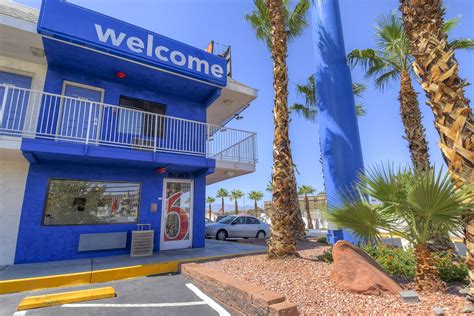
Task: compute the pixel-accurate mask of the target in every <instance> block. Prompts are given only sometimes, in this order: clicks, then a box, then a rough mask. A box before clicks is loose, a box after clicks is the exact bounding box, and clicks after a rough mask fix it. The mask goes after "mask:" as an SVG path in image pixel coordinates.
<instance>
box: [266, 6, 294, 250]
mask: <svg viewBox="0 0 474 316" xmlns="http://www.w3.org/2000/svg"><path fill="white" fill-rule="evenodd" d="M266 5H267V6H268V9H269V18H270V24H271V35H272V40H271V42H272V58H273V89H274V91H275V99H274V108H273V120H274V125H275V129H274V140H273V174H272V186H273V209H274V211H273V212H272V213H271V222H272V224H271V225H272V234H271V236H270V241H269V245H268V256H269V258H281V257H286V256H295V255H297V252H296V241H295V234H294V223H295V211H296V210H298V211H299V206H297V207H295V206H296V205H297V203H298V198H297V196H296V183H295V177H294V170H293V161H292V158H291V149H290V141H289V135H288V124H289V121H288V107H287V102H288V100H287V99H288V77H287V68H286V54H287V47H286V45H287V43H286V33H285V18H284V16H283V10H282V6H283V3H282V0H267V2H266Z"/></svg>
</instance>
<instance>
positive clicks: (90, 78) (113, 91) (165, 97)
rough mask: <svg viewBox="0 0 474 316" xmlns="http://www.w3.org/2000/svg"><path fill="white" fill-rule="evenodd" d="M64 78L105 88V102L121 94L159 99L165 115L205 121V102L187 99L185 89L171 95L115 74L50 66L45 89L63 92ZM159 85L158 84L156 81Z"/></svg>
mask: <svg viewBox="0 0 474 316" xmlns="http://www.w3.org/2000/svg"><path fill="white" fill-rule="evenodd" d="M64 81H72V82H76V83H80V84H85V85H90V86H94V87H97V88H102V89H105V93H104V103H107V104H112V105H118V104H119V100H120V96H121V95H123V96H127V97H132V98H137V99H143V100H146V101H152V102H158V103H161V104H164V105H165V106H166V115H168V116H174V117H179V118H184V119H188V120H194V121H199V122H205V121H206V106H205V105H204V104H202V103H198V102H194V101H190V100H188V99H187V98H186V92H185V91H183V94H182V95H181V96H178V95H174V94H169V93H166V92H163V91H159V90H154V91H153V90H151V89H150V88H149V87H144V86H142V85H134V83H133V81H130V80H128V79H127V78H125V79H123V80H120V79H117V78H114V77H107V78H106V77H105V76H104V77H101V76H97V75H92V74H90V73H86V72H80V71H77V70H72V71H71V69H68V68H58V67H54V66H49V67H48V71H47V73H46V81H45V85H44V91H45V92H49V93H55V94H61V93H62V88H63V82H64ZM156 84H157V86H158V87H159V83H156Z"/></svg>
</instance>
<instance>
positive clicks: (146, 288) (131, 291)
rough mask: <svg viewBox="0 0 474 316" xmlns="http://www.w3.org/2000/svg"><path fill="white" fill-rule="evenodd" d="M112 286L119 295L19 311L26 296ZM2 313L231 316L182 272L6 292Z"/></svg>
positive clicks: (0, 299)
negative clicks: (179, 273) (40, 289)
mask: <svg viewBox="0 0 474 316" xmlns="http://www.w3.org/2000/svg"><path fill="white" fill-rule="evenodd" d="M105 286H112V287H113V288H114V289H115V291H116V293H117V297H115V298H111V299H104V300H96V301H87V302H81V303H75V304H66V305H61V306H54V307H46V308H39V309H32V310H28V311H21V312H17V311H16V307H17V305H18V303H19V302H20V301H21V300H22V299H23V298H24V297H26V296H33V295H41V294H49V293H56V292H67V291H74V290H82V289H88V288H97V287H105ZM0 315H1V316H4V315H5V316H6V315H9V316H11V315H14V316H21V315H48V316H50V315H180V316H181V315H183V316H186V315H192V316H207V315H230V314H229V313H228V312H227V311H226V310H225V309H224V308H223V307H222V306H220V305H219V304H218V303H216V302H215V301H213V300H212V298H210V297H208V296H206V295H205V294H204V293H202V292H201V291H200V290H199V289H198V288H197V287H195V286H194V285H193V284H192V283H191V282H190V281H189V280H187V279H186V278H185V277H183V276H182V275H163V276H153V277H144V278H137V279H129V280H122V281H114V282H107V283H100V284H94V285H87V286H80V287H67V288H60V289H54V290H43V291H33V292H23V293H15V294H6V295H1V296H0Z"/></svg>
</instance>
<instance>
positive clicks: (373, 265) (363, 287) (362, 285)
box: [331, 240, 402, 295]
mask: <svg viewBox="0 0 474 316" xmlns="http://www.w3.org/2000/svg"><path fill="white" fill-rule="evenodd" d="M332 256H333V259H334V264H333V270H332V273H331V278H332V279H333V280H334V281H335V282H336V284H337V285H338V286H339V287H340V288H342V289H345V290H348V291H351V292H354V293H360V294H370V295H381V294H382V292H388V293H392V294H398V293H399V292H400V291H401V290H402V288H401V287H400V286H399V285H398V284H397V283H395V281H394V280H393V279H392V278H391V277H390V276H389V275H388V274H387V272H386V271H385V270H384V269H383V268H382V267H381V266H380V265H379V264H378V263H377V262H376V261H375V260H374V259H372V257H370V256H369V255H368V254H366V253H365V252H364V251H362V250H361V249H359V248H358V247H356V246H354V245H353V244H351V243H350V242H347V241H345V240H340V241H338V242H337V243H336V244H335V245H334V247H333V249H332Z"/></svg>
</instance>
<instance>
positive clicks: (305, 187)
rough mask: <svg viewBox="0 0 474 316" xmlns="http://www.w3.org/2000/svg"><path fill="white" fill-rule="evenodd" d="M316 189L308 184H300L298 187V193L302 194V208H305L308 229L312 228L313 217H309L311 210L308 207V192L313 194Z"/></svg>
mask: <svg viewBox="0 0 474 316" xmlns="http://www.w3.org/2000/svg"><path fill="white" fill-rule="evenodd" d="M314 191H316V190H315V189H314V188H313V187H312V186H310V185H302V186H300V187H299V188H298V194H299V195H304V208H305V210H306V221H307V222H308V229H314V226H313V219H312V218H311V212H310V209H309V199H308V194H313V193H314Z"/></svg>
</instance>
